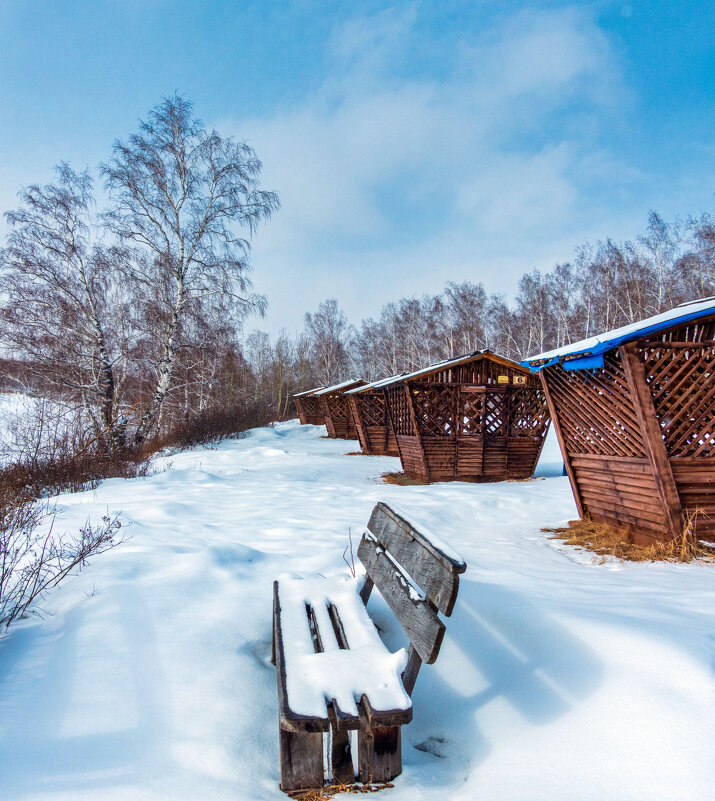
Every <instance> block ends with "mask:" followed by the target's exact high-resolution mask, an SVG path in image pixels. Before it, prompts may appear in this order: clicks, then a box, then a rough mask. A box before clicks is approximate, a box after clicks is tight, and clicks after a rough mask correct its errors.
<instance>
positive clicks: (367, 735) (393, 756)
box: [358, 725, 402, 784]
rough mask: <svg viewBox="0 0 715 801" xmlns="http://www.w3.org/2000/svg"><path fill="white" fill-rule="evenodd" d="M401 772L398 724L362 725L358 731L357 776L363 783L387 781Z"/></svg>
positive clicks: (400, 744) (400, 746)
mask: <svg viewBox="0 0 715 801" xmlns="http://www.w3.org/2000/svg"><path fill="white" fill-rule="evenodd" d="M400 773H402V742H401V736H400V727H399V726H376V727H375V728H371V727H370V726H369V725H366V726H364V727H363V728H361V729H360V731H359V732H358V777H359V779H360V781H361V782H363V784H368V783H370V782H389V781H392V779H394V778H395V777H396V776H399V775H400Z"/></svg>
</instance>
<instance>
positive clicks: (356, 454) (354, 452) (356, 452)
mask: <svg viewBox="0 0 715 801" xmlns="http://www.w3.org/2000/svg"><path fill="white" fill-rule="evenodd" d="M345 456H363V452H362V451H350V452H349V453H346V454H345Z"/></svg>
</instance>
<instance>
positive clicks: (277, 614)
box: [273, 579, 412, 732]
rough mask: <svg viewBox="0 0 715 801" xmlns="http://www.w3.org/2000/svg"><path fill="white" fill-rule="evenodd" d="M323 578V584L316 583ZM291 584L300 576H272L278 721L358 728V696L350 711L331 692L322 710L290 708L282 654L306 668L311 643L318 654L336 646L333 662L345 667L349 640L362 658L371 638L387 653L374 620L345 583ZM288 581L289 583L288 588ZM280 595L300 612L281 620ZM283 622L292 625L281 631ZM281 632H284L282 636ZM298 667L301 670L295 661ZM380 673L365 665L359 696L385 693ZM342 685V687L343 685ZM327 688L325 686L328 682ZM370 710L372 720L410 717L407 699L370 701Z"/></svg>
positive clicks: (315, 728) (310, 727) (288, 726)
mask: <svg viewBox="0 0 715 801" xmlns="http://www.w3.org/2000/svg"><path fill="white" fill-rule="evenodd" d="M323 582H324V586H321V585H323ZM348 583H349V582H348ZM295 584H301V585H302V582H296V581H295V580H291V579H287V580H281V581H280V582H278V581H276V582H274V600H273V609H274V620H273V626H274V647H275V657H276V668H277V673H278V705H279V717H280V726H281V728H282V729H283V730H285V731H291V732H321V731H323V732H324V731H328V729H329V728H330V725H331V723H332V724H333V726H334V727H335V729H337V730H338V731H346V730H351V729H359V728H360V725H361V722H360V721H361V717H362V716H363V715H364V711H363V710H362V708H361V707H362V702H361V701H360V700H359V697H358V696H355V697H354V698H353V701H354V703H357V707H355V706H354V705H353V711H352V712H350V711H349V710H343V709H341V708H340V706H339V704H338V701H337V700H336V699H335V698H331V697H330V695H327V697H325V701H326V704H325V706H323V710H324V711H323V712H322V714H319V715H318V714H313V715H306V714H301V713H298V712H296V711H295V709H294V708H291V705H290V698H289V693H288V681H287V672H286V671H287V670H290V665H291V658H288V659H286V656H287V655H288V656H289V657H290V655H291V654H292V659H293V660H296V659H297V660H298V662H297V664H298V665H299V666H300V665H301V664H302V665H303V666H305V667H304V668H303V669H307V663H305V661H304V660H305V657H306V656H308V658H310V655H311V653H312V652H313V649H315V654H316V657H320V656H321V655H322V654H326V656H327V655H329V654H330V653H331V652H332V653H335V652H338V651H339V652H340V653H341V654H343V655H344V656H341V657H340V659H339V660H338V662H337V663H336V664H337V665H340V666H341V668H344V667H345V666H346V665H347V664H349V662H350V660H351V659H352V658H353V657H352V656H351V654H352V653H353V651H352V649H351V644H352V646H353V647H357V649H358V650H357V651H355V652H354V653H355V658H356V659H364V658H365V657H364V653H365V652H364V649H365V647H368V648H369V647H370V644H371V641H372V640H374V641H375V642H376V643H377V644H379V646H380V649H381V652H382V649H384V653H385V654H388V655H389V651H387V649H386V648H385V647H384V645H383V644H382V642H381V640H380V638H379V635H378V634H377V631H376V630H375V627H374V625H373V624H372V622H371V621H370V619H369V617H368V616H367V612H366V610H365V608H364V606H363V605H362V604H361V603H360V600H359V597H358V595H357V593H355V592H354V590H353V589H352V587H351V588H350V590H351V591H350V592H348V593H346V590H345V589H342V590H341V589H340V588H339V587H336V585H335V584H334V583H332V582H327V581H325V580H324V579H320V580H319V581H318V586H317V587H316V586H315V585H314V586H313V588H312V589H310V588H308V590H307V592H298V593H297V595H296V593H295ZM306 584H308V582H306ZM291 585H293V591H291V590H290V589H289V588H290V587H291ZM284 591H285V592H284ZM282 596H285V597H284V600H285V601H286V602H287V605H286V610H287V612H286V614H287V613H288V612H289V611H295V612H298V609H299V607H300V609H301V610H302V613H301V612H299V613H298V614H297V616H296V615H295V614H293V615H288V619H287V620H284V613H283V610H282V607H281V597H282ZM333 598H334V600H333ZM341 610H342V611H341ZM343 613H345V614H343ZM345 615H347V617H346V616H345ZM303 616H305V621H304V623H305V630H304V631H303V630H302V629H303V627H302V626H301V627H300V628H299V627H298V626H297V623H298V622H299V621H300V620H301V619H302V617H303ZM362 618H364V621H363V619H362ZM291 620H292V621H293V622H292V624H291V623H290V621H291ZM284 625H285V626H292V628H290V629H286V632H285V633H284V630H283V629H284ZM286 635H289V636H288V637H287V639H286ZM351 641H352V643H351ZM336 656H337V654H336ZM301 660H302V661H301ZM298 670H299V671H300V667H298ZM291 675H292V676H293V679H294V680H295V678H296V677H299V676H300V672H298V673H296V667H295V666H294V667H293V673H291ZM341 675H342V674H341V673H340V671H339V670H338V671H337V672H336V673H335V674H334V679H335V682H336V683H337V684H336V685H335V688H336V689H338V690H340V689H341V686H340V685H341ZM380 675H381V674H379V673H375V674H371V672H370V670H369V669H366V670H365V672H364V682H363V686H364V688H365V691H366V692H367V695H364V694H363V695H360V697H361V698H362V699H365V698H368V697H370V696H371V695H373V694H374V696H375V697H377V698H379V697H380V696H382V698H383V700H384V697H385V695H384V693H385V691H386V688H387V686H388V685H387V684H383V683H382V682H383V680H382V679H381V678H380ZM385 678H388V677H387V676H386V677H385ZM393 683H394V687H395V688H397V687H399V688H400V694H402V692H403V691H402V688H401V683H400V679H399V672H398V673H397V674H394V675H393ZM370 688H371V689H370ZM342 689H343V691H344V689H345V688H344V686H343V688H342ZM326 692H328V687H327V686H326ZM336 694H337V693H336ZM343 695H344V692H343ZM403 697H404V695H403ZM374 700H375V698H372V701H373V702H374ZM369 710H370V716H371V718H372V719H373V720H374V722H375V723H374V725H377V726H392V725H402V724H404V723H408V722H409V721H410V720H412V707H411V705H410V706H408V707H406V708H395V709H392V708H385V709H373V707H372V706H369Z"/></svg>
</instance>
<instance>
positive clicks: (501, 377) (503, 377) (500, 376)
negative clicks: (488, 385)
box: [497, 375, 509, 384]
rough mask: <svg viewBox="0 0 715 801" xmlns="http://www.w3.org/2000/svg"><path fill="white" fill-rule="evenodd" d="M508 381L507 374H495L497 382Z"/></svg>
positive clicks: (506, 382)
mask: <svg viewBox="0 0 715 801" xmlns="http://www.w3.org/2000/svg"><path fill="white" fill-rule="evenodd" d="M508 383H509V376H508V375H499V376H497V384H508Z"/></svg>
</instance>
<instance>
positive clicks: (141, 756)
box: [0, 594, 164, 798]
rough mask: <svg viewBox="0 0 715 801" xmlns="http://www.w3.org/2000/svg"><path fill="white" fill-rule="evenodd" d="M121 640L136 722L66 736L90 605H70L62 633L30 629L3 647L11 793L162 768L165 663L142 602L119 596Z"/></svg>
mask: <svg viewBox="0 0 715 801" xmlns="http://www.w3.org/2000/svg"><path fill="white" fill-rule="evenodd" d="M112 600H113V602H114V603H116V605H117V607H118V615H117V617H116V619H117V620H118V621H119V627H120V630H121V644H120V646H119V647H118V648H117V650H116V653H114V654H113V655H112V657H113V658H116V659H118V660H123V662H124V664H125V665H126V667H127V668H128V671H127V673H128V675H129V677H130V682H131V687H132V690H133V694H132V697H131V699H128V703H129V704H131V705H132V707H133V710H134V715H133V720H134V725H130V726H129V727H124V728H121V727H120V728H117V729H116V730H110V731H103V732H102V731H100V732H88V733H86V734H81V735H63V734H62V728H63V724H64V723H65V722H66V721H67V719H68V718H70V719H71V713H72V703H73V699H75V698H76V697H77V694H78V693H79V694H80V695H81V694H82V688H81V686H79V687H78V685H77V676H78V673H79V672H80V667H81V666H80V659H81V656H80V652H79V640H80V634H81V631H82V628H83V626H84V625H85V624H86V623H87V622H88V621H87V620H86V618H87V617H88V615H89V610H88V609H87V608H86V607H83V606H77V607H75V608H73V609H71V610H70V611H69V612H68V613H67V614H66V615H64V617H63V625H62V629H61V631H59V630H54V631H47V630H46V629H45V628H43V627H40V626H38V627H27V628H24V629H21V630H19V631H17V632H16V634H15V635H13V637H11V638H10V639H9V640H8V642H6V643H4V644H3V647H2V649H0V709H1V710H2V712H3V720H2V728H3V729H4V730H5V731H4V734H3V736H2V737H0V763H2V765H3V769H2V774H3V775H2V785H3V789H4V791H5V792H9V791H12V793H13V798H23V797H25V796H28V795H35V794H36V793H38V792H42V791H44V792H47V791H48V790H65V791H71V790H73V789H76V790H77V791H80V790H86V789H89V788H102V787H106V786H114V785H116V783H117V781H131V780H133V779H137V778H140V777H142V776H145V775H147V773H148V771H149V769H150V766H151V770H152V771H156V765H157V763H158V762H159V763H160V761H161V757H160V756H159V755H157V748H158V744H160V743H162V742H163V741H164V738H163V737H162V735H161V732H162V731H163V728H164V722H163V719H164V712H163V710H164V705H163V704H162V703H161V699H159V698H158V697H157V696H156V695H155V690H154V688H155V687H157V686H162V682H156V681H155V673H154V675H151V673H152V671H156V670H158V669H159V661H158V655H157V653H156V649H155V647H154V646H155V632H154V629H153V626H152V625H151V623H150V620H149V616H148V615H147V614H146V610H145V609H144V608H143V604H142V602H141V600H140V599H139V598H138V596H137V595H136V594H135V595H134V596H133V597H132V598H131V599H129V598H128V597H127V596H126V595H123V594H116V596H115V597H114V598H113V599H112Z"/></svg>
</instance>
